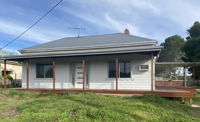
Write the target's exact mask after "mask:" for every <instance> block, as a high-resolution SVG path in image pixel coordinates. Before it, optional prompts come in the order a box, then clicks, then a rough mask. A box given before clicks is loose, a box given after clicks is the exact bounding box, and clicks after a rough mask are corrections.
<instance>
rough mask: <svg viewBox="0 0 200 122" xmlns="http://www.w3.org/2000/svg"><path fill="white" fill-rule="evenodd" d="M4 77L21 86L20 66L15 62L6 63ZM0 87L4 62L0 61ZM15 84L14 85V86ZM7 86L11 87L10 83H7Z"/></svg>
mask: <svg viewBox="0 0 200 122" xmlns="http://www.w3.org/2000/svg"><path fill="white" fill-rule="evenodd" d="M6 67H7V68H6V75H9V76H10V78H11V79H13V80H14V81H15V83H16V84H18V86H19V83H20V84H21V80H22V79H21V78H22V65H21V64H20V63H18V62H15V61H7V65H6ZM0 71H1V73H0V86H2V85H3V84H4V82H3V78H2V77H3V75H4V62H3V61H1V60H0ZM16 84H15V85H16ZM7 85H11V81H10V80H9V81H8V82H7Z"/></svg>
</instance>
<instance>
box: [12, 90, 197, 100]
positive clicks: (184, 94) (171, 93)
mask: <svg viewBox="0 0 200 122" xmlns="http://www.w3.org/2000/svg"><path fill="white" fill-rule="evenodd" d="M13 89H15V90H22V91H34V92H41V93H48V92H54V93H57V94H62V93H66V92H72V93H80V92H92V93H102V94H156V95H158V96H160V97H168V98H190V99H192V98H193V97H194V95H195V94H196V90H195V88H186V87H184V88H174V87H173V88H172V87H160V88H156V89H155V90H153V91H148V90H108V89H37V88H34V89H30V88H29V89H27V88H13ZM190 102H191V101H190Z"/></svg>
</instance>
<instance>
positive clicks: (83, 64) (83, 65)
mask: <svg viewBox="0 0 200 122" xmlns="http://www.w3.org/2000/svg"><path fill="white" fill-rule="evenodd" d="M82 70H83V71H82V72H83V90H85V59H83V61H82Z"/></svg>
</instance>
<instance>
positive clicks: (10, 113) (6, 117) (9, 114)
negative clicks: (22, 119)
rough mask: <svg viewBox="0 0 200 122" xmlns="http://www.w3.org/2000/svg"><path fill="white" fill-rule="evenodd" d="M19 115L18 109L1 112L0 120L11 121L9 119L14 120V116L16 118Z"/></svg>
mask: <svg viewBox="0 0 200 122" xmlns="http://www.w3.org/2000/svg"><path fill="white" fill-rule="evenodd" d="M18 114H19V111H17V109H16V108H9V109H3V110H0V118H1V119H4V120H9V119H11V118H13V116H16V115H18Z"/></svg>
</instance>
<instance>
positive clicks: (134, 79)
mask: <svg viewBox="0 0 200 122" xmlns="http://www.w3.org/2000/svg"><path fill="white" fill-rule="evenodd" d="M82 59H83V58H80V57H76V58H59V59H56V66H55V78H56V88H57V89H68V88H74V86H73V85H72V84H73V83H72V77H71V75H72V73H71V70H70V69H71V68H70V64H72V63H81V62H82ZM85 60H86V64H87V66H88V68H89V69H88V72H89V75H88V81H89V84H88V86H87V88H89V89H115V88H116V80H115V78H108V62H109V61H115V56H93V57H85ZM119 60H123V61H125V60H127V61H130V62H131V78H119V81H118V89H132V90H151V69H149V70H148V71H139V65H142V64H147V65H149V68H151V58H150V56H149V55H130V54H129V55H122V56H119ZM37 63H52V59H37V60H36V59H35V60H30V64H29V73H30V74H29V82H30V83H29V84H30V86H29V88H52V87H53V79H52V78H36V64H37ZM153 67H154V66H153ZM22 72H23V73H22V74H23V76H22V87H23V88H26V65H25V64H23V70H22Z"/></svg>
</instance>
